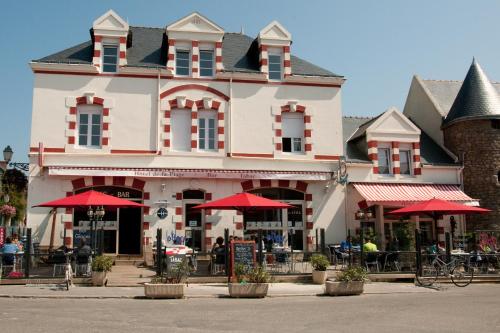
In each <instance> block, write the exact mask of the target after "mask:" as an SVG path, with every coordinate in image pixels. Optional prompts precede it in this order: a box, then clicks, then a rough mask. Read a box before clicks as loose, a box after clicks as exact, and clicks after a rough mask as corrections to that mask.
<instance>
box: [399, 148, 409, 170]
mask: <svg viewBox="0 0 500 333" xmlns="http://www.w3.org/2000/svg"><path fill="white" fill-rule="evenodd" d="M410 156H411V155H410V152H409V151H408V150H402V151H400V153H399V165H400V172H401V174H403V175H409V174H410Z"/></svg>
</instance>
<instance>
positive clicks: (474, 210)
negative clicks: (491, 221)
mask: <svg viewBox="0 0 500 333" xmlns="http://www.w3.org/2000/svg"><path fill="white" fill-rule="evenodd" d="M488 212H491V210H489V209H486V208H480V207H474V206H467V205H462V204H458V203H455V202H450V201H446V200H441V199H436V198H434V199H430V200H427V201H423V202H420V203H417V204H414V205H411V206H407V207H403V208H400V209H396V210H393V211H392V212H388V213H387V214H386V215H401V216H408V215H419V216H421V215H424V216H430V217H432V219H433V220H434V226H435V227H436V226H437V220H438V217H439V216H440V215H454V214H484V213H488Z"/></svg>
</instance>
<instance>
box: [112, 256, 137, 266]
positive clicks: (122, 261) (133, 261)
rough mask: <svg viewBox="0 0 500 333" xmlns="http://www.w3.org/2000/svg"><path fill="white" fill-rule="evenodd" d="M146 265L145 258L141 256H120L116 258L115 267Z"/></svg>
mask: <svg viewBox="0 0 500 333" xmlns="http://www.w3.org/2000/svg"><path fill="white" fill-rule="evenodd" d="M142 265H144V257H143V256H141V255H127V254H119V255H117V256H116V257H115V266H135V267H139V266H142Z"/></svg>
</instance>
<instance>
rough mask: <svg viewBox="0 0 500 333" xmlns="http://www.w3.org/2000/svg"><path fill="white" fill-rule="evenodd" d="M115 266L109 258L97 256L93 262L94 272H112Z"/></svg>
mask: <svg viewBox="0 0 500 333" xmlns="http://www.w3.org/2000/svg"><path fill="white" fill-rule="evenodd" d="M112 266H113V258H111V257H108V256H97V257H95V258H94V260H92V270H93V271H94V272H110V271H111V267H112Z"/></svg>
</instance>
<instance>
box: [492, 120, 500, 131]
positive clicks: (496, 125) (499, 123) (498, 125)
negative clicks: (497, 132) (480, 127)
mask: <svg viewBox="0 0 500 333" xmlns="http://www.w3.org/2000/svg"><path fill="white" fill-rule="evenodd" d="M491 127H493V128H494V129H500V119H492V120H491Z"/></svg>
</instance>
